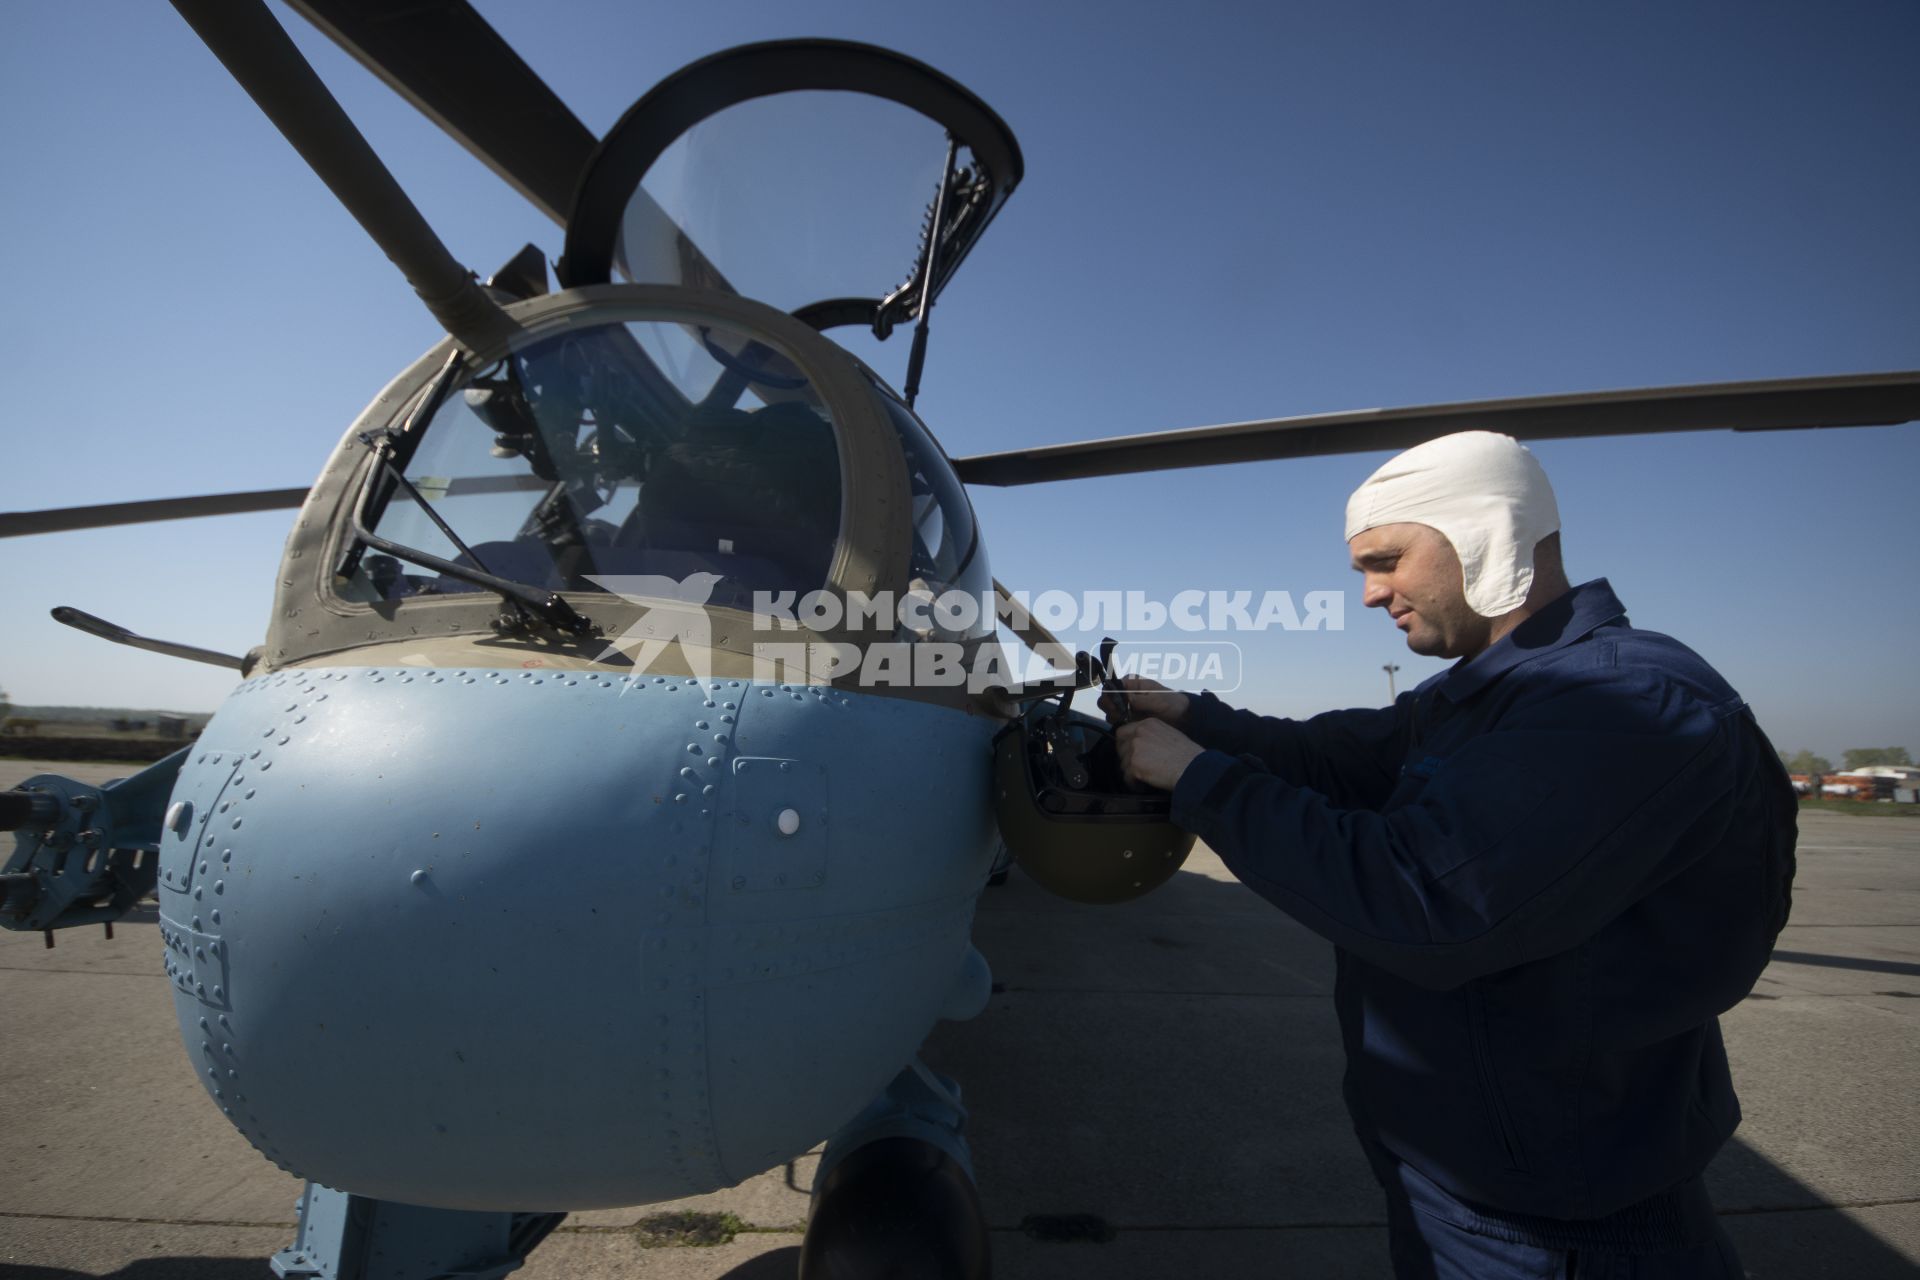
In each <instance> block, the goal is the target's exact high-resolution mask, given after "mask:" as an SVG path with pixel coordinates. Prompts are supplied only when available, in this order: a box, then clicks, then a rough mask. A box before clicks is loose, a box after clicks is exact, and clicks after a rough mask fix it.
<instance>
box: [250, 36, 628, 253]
mask: <svg viewBox="0 0 1920 1280" xmlns="http://www.w3.org/2000/svg"><path fill="white" fill-rule="evenodd" d="M288 3H289V5H290V7H291V8H292V9H293V11H294V12H295V13H298V14H299V15H300V16H301V17H303V18H305V19H306V20H307V21H308V22H311V23H312V24H313V25H314V26H315V27H318V28H319V29H320V31H321V32H322V33H323V34H325V35H326V36H327V37H329V38H330V39H331V40H333V42H334V43H335V44H337V45H339V46H340V47H341V48H342V49H345V50H346V51H347V52H348V53H350V54H352V55H353V56H354V57H355V58H357V59H359V61H360V63H361V64H362V65H363V66H365V67H366V68H367V70H369V71H371V72H373V74H374V75H376V76H378V77H380V79H381V80H383V81H385V82H386V84H387V86H388V87H389V88H391V89H392V90H393V91H394V92H395V93H397V94H399V95H400V96H401V97H403V98H405V99H406V100H407V101H408V102H410V103H412V104H413V105H414V106H415V107H416V108H418V109H419V111H420V112H421V114H423V115H425V116H426V117H427V118H428V119H429V120H431V121H433V122H434V123H435V124H437V125H439V126H440V128H441V129H443V130H444V131H446V133H447V134H448V135H450V136H451V137H452V138H453V139H454V140H455V141H456V142H458V143H459V144H460V145H461V146H463V147H465V148H466V149H467V150H468V151H470V152H472V153H473V154H474V156H475V157H476V158H477V159H478V160H479V161H480V162H481V163H482V164H484V165H486V166H487V167H488V168H489V169H492V170H493V171H494V172H495V173H497V174H499V175H500V177H501V178H503V179H505V181H506V182H507V184H508V185H509V186H511V187H513V189H514V190H516V191H518V192H519V193H520V194H521V195H523V196H525V197H526V198H527V199H528V200H530V201H531V202H532V203H533V205H534V207H535V208H537V209H539V210H540V212H542V213H544V214H546V215H547V216H548V217H549V218H552V219H553V220H554V221H555V222H557V223H559V224H561V225H562V226H565V225H566V221H567V211H568V210H569V209H571V208H572V207H573V189H574V187H575V185H576V184H578V183H579V181H580V174H581V172H582V171H583V170H585V168H586V166H587V158H588V157H589V156H591V155H592V154H593V149H594V147H595V146H597V145H598V143H599V140H598V139H597V138H595V137H594V136H593V132H592V131H591V130H590V129H588V128H587V126H585V125H584V124H581V123H580V119H579V117H577V116H575V115H574V114H573V112H572V111H571V110H569V109H568V107H567V104H566V103H564V102H562V101H560V99H559V97H558V96H557V95H555V93H554V92H553V90H551V89H549V88H548V87H547V86H546V84H545V82H544V81H542V80H541V79H540V77H539V76H537V75H535V74H534V72H533V68H531V67H529V66H528V65H527V64H526V63H525V62H524V61H522V60H521V58H520V55H519V54H517V53H515V52H514V51H513V47H512V46H511V45H509V44H508V43H507V42H506V41H505V40H503V39H501V37H500V34H499V33H498V32H496V31H495V30H494V29H493V28H492V27H490V26H488V25H487V21H486V19H485V18H482V17H481V16H480V15H479V14H478V13H476V12H474V9H473V6H472V5H470V4H468V3H466V0H414V2H413V3H411V4H404V5H396V4H394V3H393V2H392V0H288Z"/></svg>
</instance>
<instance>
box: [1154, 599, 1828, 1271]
mask: <svg viewBox="0 0 1920 1280" xmlns="http://www.w3.org/2000/svg"><path fill="white" fill-rule="evenodd" d="M1181 727H1182V729H1183V730H1184V731H1186V732H1187V733H1188V734H1189V736H1191V737H1192V738H1193V739H1194V740H1195V741H1196V742H1198V743H1199V744H1200V745H1202V746H1203V747H1209V748H1213V749H1211V750H1208V751H1205V752H1203V753H1202V754H1201V755H1200V756H1198V757H1196V758H1195V759H1194V761H1193V762H1192V763H1191V764H1190V765H1189V766H1188V767H1187V769H1186V771H1185V772H1184V773H1183V774H1182V775H1181V777H1180V780H1179V784H1178V785H1177V786H1176V788H1175V789H1174V793H1173V817H1174V820H1175V821H1176V822H1177V823H1179V824H1180V825H1181V826H1182V827H1185V828H1186V829H1187V830H1190V831H1193V832H1195V833H1196V834H1198V835H1199V836H1200V837H1201V838H1202V839H1203V840H1205V841H1206V842H1207V844H1208V845H1210V846H1212V848H1213V849H1214V850H1215V852H1217V853H1218V854H1219V855H1220V857H1221V858H1222V859H1223V860H1224V861H1225V862H1226V864H1227V866H1228V867H1229V868H1230V869H1231V870H1232V871H1233V873H1234V874H1235V875H1237V876H1238V877H1239V878H1240V879H1241V880H1242V881H1243V882H1245V883H1246V884H1247V885H1248V886H1249V887H1251V888H1252V889H1254V890H1255V891H1256V892H1258V893H1260V894H1261V895H1263V896H1265V897H1266V898H1268V899H1270V900H1271V901H1272V902H1274V903H1275V904H1276V905H1278V906H1279V907H1281V908H1282V909H1284V910H1285V911H1287V912H1288V913H1289V914H1290V915H1292V916H1294V917H1295V918H1296V919H1298V920H1300V921H1301V922H1302V923H1303V924H1305V925H1307V926H1308V927H1309V928H1311V929H1313V930H1314V931H1315V932H1316V933H1319V934H1321V935H1323V936H1324V937H1326V938H1328V939H1330V940H1332V942H1333V943H1334V944H1335V946H1336V955H1337V958H1338V978H1337V980H1336V987H1335V1005H1336V1008H1337V1009H1338V1012H1339V1018H1340V1027H1341V1032H1342V1035H1343V1038H1344V1040H1345V1045H1346V1053H1347V1075H1346V1096H1347V1102H1348V1106H1349V1108H1350V1110H1351V1111H1352V1114H1353V1118H1354V1123H1355V1125H1356V1127H1357V1129H1358V1130H1359V1132H1360V1134H1361V1136H1362V1137H1363V1139H1366V1140H1369V1141H1372V1142H1376V1143H1378V1144H1379V1145H1380V1146H1382V1147H1384V1148H1386V1149H1387V1150H1388V1151H1390V1152H1391V1153H1392V1154H1393V1155H1395V1156H1397V1157H1398V1158H1399V1159H1400V1160H1401V1161H1403V1162H1404V1163H1405V1164H1407V1165H1409V1166H1411V1167H1413V1168H1415V1169H1417V1170H1419V1171H1420V1172H1421V1173H1423V1174H1424V1175H1425V1176H1426V1177H1427V1178H1429V1179H1431V1180H1432V1181H1433V1182H1434V1183H1436V1184H1438V1185H1439V1186H1440V1187H1441V1188H1443V1189H1444V1190H1446V1191H1447V1192H1449V1193H1451V1194H1452V1195H1454V1196H1457V1197H1459V1198H1460V1199H1462V1200H1464V1201H1466V1202H1468V1203H1469V1204H1472V1205H1477V1206H1481V1207H1484V1208H1487V1209H1489V1210H1493V1211H1499V1212H1504V1213H1507V1214H1519V1215H1535V1216H1540V1217H1544V1218H1549V1219H1561V1220H1564V1219H1597V1218H1605V1217H1608V1216H1609V1215H1618V1214H1624V1216H1626V1217H1629V1218H1631V1217H1632V1216H1633V1215H1634V1214H1635V1213H1643V1206H1642V1202H1646V1204H1645V1206H1644V1213H1650V1214H1651V1215H1652V1216H1653V1218H1655V1219H1657V1218H1658V1217H1659V1197H1660V1195H1661V1194H1662V1193H1664V1192H1666V1191H1668V1190H1669V1189H1670V1188H1673V1187H1675V1186H1676V1184H1680V1183H1682V1182H1683V1181H1685V1180H1688V1179H1691V1178H1693V1177H1694V1176H1695V1175H1697V1174H1698V1173H1699V1172H1700V1170H1701V1169H1702V1168H1704V1167H1705V1165H1706V1164H1707V1162H1708V1160H1709V1159H1711V1158H1712V1156H1713V1154H1714V1152H1715V1151H1716V1150H1718V1149H1719V1147H1720V1145H1721V1144H1722V1143H1723V1142H1724V1141H1725V1140H1726V1138H1727V1137H1728V1135H1729V1134H1731V1133H1732V1132H1733V1130H1734V1126H1735V1125H1736V1124H1738V1123H1739V1119H1740V1109H1739V1104H1738V1102H1737V1101H1736V1100H1735V1097H1734V1092H1733V1084H1732V1080H1731V1078H1730V1076H1729V1075H1728V1071H1727V1057H1726V1051H1725V1049H1724V1047H1723V1045H1722V1043H1721V1039H1720V1027H1719V1022H1718V1018H1717V1015H1718V1014H1719V1013H1721V1012H1722V1011H1723V1010H1725V1009H1728V1008H1730V1007H1731V1006H1732V1005H1734V1004H1735V1003H1736V1002H1737V1001H1739V1000H1740V999H1741V998H1742V997H1744V996H1745V995H1746V994H1747V992H1748V991H1749V990H1750V989H1751V988H1752V986H1753V984H1754V982H1755V980H1756V979H1757V978H1758V976H1759V974H1760V971H1761V969H1762V968H1763V967H1764V966H1765V964H1766V961H1767V957H1768V955H1769V953H1770V951H1771V949H1772V946H1773V941H1774V938H1775V936H1776V935H1777V934H1778V932H1779V930H1780V928H1781V926H1782V925H1783V924H1784V923H1785V922H1786V917H1787V909H1788V899H1789V892H1790V889H1791V885H1792V879H1793V867H1794V861H1793V847H1794V839H1795V830H1796V816H1797V809H1796V804H1795V800H1794V796H1793V789H1792V784H1791V783H1790V782H1789V780H1788V779H1787V776H1786V773H1785V770H1784V769H1783V768H1782V767H1781V765H1780V762H1779V760H1778V757H1777V756H1776V755H1775V753H1774V750H1773V748H1772V746H1771V745H1770V744H1769V743H1768V742H1767V739H1766V737H1765V735H1764V734H1762V733H1761V732H1760V729H1759V727H1758V726H1757V725H1756V724H1755V723H1754V721H1753V718H1752V715H1751V713H1749V712H1748V711H1747V709H1746V704H1745V703H1744V702H1743V701H1742V700H1741V699H1740V697H1739V695H1738V694H1736V693H1735V692H1734V691H1733V690H1732V689H1731V688H1730V687H1728V685H1727V683H1726V681H1724V680H1723V679H1721V678H1720V676H1719V675H1718V674H1717V673H1716V672H1715V671H1714V670H1713V669H1712V668H1711V667H1709V666H1708V665H1707V664H1706V662H1704V661H1703V660H1702V659H1701V658H1700V657H1699V656H1698V655H1696V654H1695V653H1693V652H1692V651H1691V650H1689V649H1688V648H1686V647H1685V646H1684V645H1682V644H1680V643H1679V642H1677V641H1675V640H1673V639H1671V638H1669V637H1667V636H1663V635H1659V634H1656V633H1654V632H1651V631H1641V630H1638V629H1636V628H1634V627H1633V626H1631V625H1630V624H1629V623H1628V621H1627V618H1626V616H1625V610H1624V609H1623V607H1622V606H1621V604H1620V601H1619V600H1618V599H1617V598H1616V597H1615V596H1614V594H1613V590H1612V588H1611V587H1609V586H1608V585H1607V582H1606V580H1605V579H1600V580H1597V581H1594V582H1589V583H1586V584H1584V585H1582V586H1579V587H1576V588H1574V589H1573V590H1572V591H1570V592H1569V593H1567V594H1566V595H1564V596H1562V597H1561V598H1560V599H1559V600H1557V601H1555V602H1554V603H1553V604H1551V605H1550V606H1548V607H1547V608H1546V609H1545V610H1543V611H1542V612H1540V613H1539V614H1537V615H1535V616H1533V617H1531V618H1529V619H1527V620H1526V621H1525V622H1524V623H1522V624H1521V625H1520V626H1519V627H1518V628H1516V629H1515V630H1514V631H1513V632H1512V633H1510V634H1509V635H1507V636H1506V637H1504V638H1503V639H1501V640H1500V641H1499V642H1497V643H1496V644H1494V645H1492V646H1490V647H1489V648H1488V649H1487V650H1485V651H1484V652H1482V653H1481V654H1479V655H1478V656H1476V657H1475V658H1473V659H1471V660H1470V661H1464V662H1461V663H1458V664H1456V665H1455V666H1454V667H1453V668H1451V669H1450V670H1448V671H1446V672H1443V673H1441V674H1440V675H1438V676H1435V677H1434V678H1433V679H1431V680H1428V681H1426V682H1425V683H1424V684H1422V685H1421V686H1420V687H1419V688H1418V689H1416V690H1414V691H1412V692H1410V693H1405V694H1402V695H1401V696H1400V697H1399V699H1398V700H1397V701H1395V702H1394V704H1393V705H1392V706H1391V707H1385V708H1381V709H1378V710H1355V711H1335V712H1329V713H1328V714H1326V715H1321V716H1316V717H1314V718H1313V719H1311V720H1305V721H1289V720H1275V719H1270V718H1264V717H1260V716H1256V715H1254V714H1252V713H1250V712H1246V711H1236V710H1233V709H1231V708H1228V707H1227V706H1225V705H1224V704H1222V703H1221V702H1219V701H1218V700H1217V699H1215V698H1213V697H1212V696H1210V695H1203V696H1201V697H1199V698H1197V699H1195V701H1194V704H1193V706H1192V709H1191V711H1190V713H1189V716H1188V719H1187V721H1186V723H1185V724H1183V725H1182V726H1181ZM1628 1225H1629V1226H1630V1225H1631V1224H1628ZM1649 1225H1651V1226H1657V1222H1656V1223H1652V1224H1649ZM1626 1234H1627V1236H1628V1237H1636V1236H1638V1237H1642V1238H1651V1237H1648V1236H1647V1235H1646V1233H1645V1232H1640V1231H1628V1232H1627V1233H1626ZM1657 1234H1658V1232H1657V1231H1655V1232H1654V1235H1656V1236H1657Z"/></svg>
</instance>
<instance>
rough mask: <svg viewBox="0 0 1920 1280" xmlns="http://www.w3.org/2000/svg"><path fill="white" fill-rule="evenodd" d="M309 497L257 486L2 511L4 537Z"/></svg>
mask: <svg viewBox="0 0 1920 1280" xmlns="http://www.w3.org/2000/svg"><path fill="white" fill-rule="evenodd" d="M306 500H307V491H306V490H305V489H255V490H254V491H252V492H251V493H211V494H204V495H202V496H200V497H197V498H158V499H154V500H152V501H148V502H109V503H105V504H103V505H101V506H97V507H56V508H54V509H52V510H49V511H8V512H0V538H21V537H25V536H27V535H28V534H34V533H66V532H69V531H71V530H74V529H104V528H107V527H109V526H111V525H116V524H147V523H149V522H151V521H156V520H190V519H192V518H193V517H195V516H233V515H241V514H243V513H245V512H248V511H281V510H285V509H287V508H289V507H297V506H299V505H300V504H301V503H303V502H305V501H306Z"/></svg>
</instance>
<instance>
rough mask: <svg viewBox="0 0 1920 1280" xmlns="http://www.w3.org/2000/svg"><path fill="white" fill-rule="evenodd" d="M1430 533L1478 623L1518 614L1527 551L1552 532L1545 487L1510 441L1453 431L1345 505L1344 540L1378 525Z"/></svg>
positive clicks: (1536, 465) (1554, 522)
mask: <svg viewBox="0 0 1920 1280" xmlns="http://www.w3.org/2000/svg"><path fill="white" fill-rule="evenodd" d="M1401 523H1409V524H1424V525H1428V526H1430V527H1431V528H1434V529H1438V530H1439V531H1440V532H1441V534H1442V535H1444V536H1445V538H1446V540H1447V541H1448V542H1451V543H1452V544H1453V550H1454V553H1455V554H1456V555H1458V556H1459V557H1460V568H1461V569H1462V570H1463V571H1464V572H1465V577H1466V592H1467V604H1468V606H1469V607H1470V608H1472V610H1473V611H1474V612H1475V613H1477V614H1479V615H1480V616H1481V617H1483V618H1497V617H1499V616H1500V615H1501V614H1503V613H1511V612H1513V611H1514V610H1515V609H1518V608H1519V607H1520V605H1521V604H1522V603H1523V602H1524V601H1525V600H1526V598H1527V590H1528V588H1530V587H1532V586H1533V546H1534V544H1535V543H1536V542H1538V541H1540V539H1542V538H1544V537H1546V536H1547V535H1548V534H1550V533H1554V532H1557V531H1558V530H1559V528H1560V506H1559V504H1558V503H1556V502H1555V501H1554V500H1553V486H1552V485H1550V484H1548V483H1547V473H1546V472H1545V471H1544V470H1542V469H1541V467H1540V461H1539V459H1537V458H1535V457H1534V456H1533V453H1532V451H1531V450H1529V449H1528V448H1527V447H1526V446H1525V445H1523V444H1521V443H1520V442H1519V441H1518V440H1515V439H1514V438H1513V437H1512V436H1503V435H1497V434H1495V433H1494V432H1492V431H1461V432H1457V433H1455V434H1453V435H1450V436H1441V437H1440V438H1439V439H1438V440H1429V441H1427V442H1426V443H1425V444H1422V445H1415V446H1414V447H1413V448H1411V449H1409V450H1407V451H1406V452H1405V453H1403V454H1400V455H1399V456H1398V457H1396V458H1394V459H1393V460H1392V461H1390V462H1388V463H1387V464H1386V465H1385V466H1383V467H1381V468H1380V469H1379V470H1378V471H1376V472H1374V473H1373V474H1372V475H1370V476H1368V477H1367V479H1366V482H1365V483H1363V484H1362V485H1361V486H1360V487H1359V488H1358V489H1355V490H1354V491H1353V496H1352V497H1351V498H1348V499H1347V538H1348V539H1349V540H1351V539H1352V538H1353V537H1354V536H1355V535H1356V534H1361V533H1365V532H1366V531H1367V530H1368V529H1377V528H1379V527H1380V526H1381V525H1383V524H1401Z"/></svg>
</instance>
